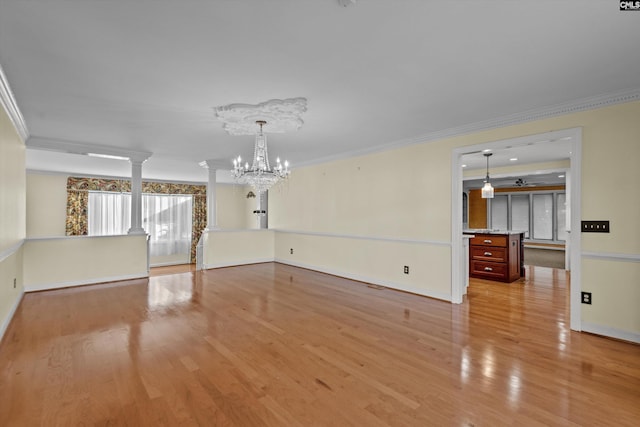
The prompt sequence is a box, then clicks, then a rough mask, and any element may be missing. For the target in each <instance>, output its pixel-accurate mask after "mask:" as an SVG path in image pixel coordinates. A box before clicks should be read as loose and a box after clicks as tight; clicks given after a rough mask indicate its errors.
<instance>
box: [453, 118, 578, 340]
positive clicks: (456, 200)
mask: <svg viewBox="0 0 640 427" xmlns="http://www.w3.org/2000/svg"><path fill="white" fill-rule="evenodd" d="M561 138H571V154H570V171H571V185H570V186H569V188H568V192H569V198H570V200H569V203H570V209H571V213H570V215H571V223H570V224H567V225H568V227H569V229H570V234H569V242H568V243H569V245H570V248H571V253H570V257H571V263H570V265H571V286H570V289H571V294H570V304H569V306H570V327H571V329H573V330H575V331H580V330H582V325H581V311H580V308H581V306H580V304H581V303H580V292H581V290H582V280H581V274H582V262H581V260H582V256H581V254H582V244H581V241H582V239H581V236H580V219H581V217H582V214H581V197H580V195H581V185H582V184H581V183H582V179H581V177H582V128H579V127H578V128H571V129H563V130H558V131H551V132H545V133H541V134H536V135H528V136H523V137H518V138H510V139H504V140H500V141H489V142H485V143H482V144H475V145H468V146H465V147H459V148H454V149H453V150H452V153H451V221H452V223H451V302H452V303H454V304H460V303H462V296H463V294H464V291H465V280H466V277H465V273H464V272H465V263H466V262H467V260H466V259H465V256H464V248H463V241H462V199H461V197H460V195H461V194H462V178H463V176H462V167H461V157H462V155H463V154H467V153H473V152H479V151H481V150H483V149H486V148H490V149H492V150H498V149H502V148H507V147H508V146H516V145H523V144H528V143H537V142H540V141H545V140H548V141H549V143H553V141H557V140H559V139H561Z"/></svg>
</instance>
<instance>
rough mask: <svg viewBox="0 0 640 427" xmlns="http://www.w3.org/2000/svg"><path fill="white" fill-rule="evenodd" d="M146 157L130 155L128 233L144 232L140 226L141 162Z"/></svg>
mask: <svg viewBox="0 0 640 427" xmlns="http://www.w3.org/2000/svg"><path fill="white" fill-rule="evenodd" d="M147 158H148V157H145V158H142V157H137V158H134V157H131V158H129V161H130V162H131V228H130V229H129V234H146V231H145V230H144V228H142V164H143V163H144V162H145V161H146V160H147Z"/></svg>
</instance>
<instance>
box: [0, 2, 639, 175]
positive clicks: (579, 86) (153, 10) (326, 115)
mask: <svg viewBox="0 0 640 427" xmlns="http://www.w3.org/2000/svg"><path fill="white" fill-rule="evenodd" d="M638 18H640V16H639V15H638V13H628V12H622V11H619V10H618V3H617V2H613V1H601V0H564V1H558V0H536V1H524V0H523V1H518V0H510V1H507V0H504V1H500V0H492V1H457V2H453V1H450V0H431V1H425V0H402V1H398V0H360V1H358V2H357V3H356V4H355V5H351V6H349V7H341V6H340V5H339V4H338V1H337V0H304V1H303V0H270V1H264V0H238V1H231V0H217V1H215V0H209V1H199V0H181V1H156V0H130V1H117V0H102V1H83V0H75V1H74V0H30V1H25V0H0V64H1V65H2V67H3V69H4V72H5V74H6V76H7V79H8V81H9V83H10V85H11V88H12V90H13V92H14V95H15V97H16V99H17V103H18V105H19V107H20V109H21V111H22V113H23V115H24V118H25V121H26V124H27V126H28V129H29V132H30V134H31V136H32V137H34V138H35V139H37V140H40V141H42V140H53V142H54V143H55V141H66V142H70V143H78V144H90V145H91V144H96V145H99V146H103V147H114V148H116V149H132V150H137V151H147V152H151V153H153V155H152V157H151V158H150V159H149V161H148V162H147V163H145V165H144V168H143V176H144V177H145V178H154V179H176V180H186V181H206V179H207V174H206V171H205V170H204V169H202V168H200V167H199V166H198V163H199V162H200V161H202V160H206V159H221V160H224V161H226V160H227V159H231V158H233V157H234V156H236V155H238V154H241V155H242V156H243V157H244V158H249V157H250V154H251V152H252V149H253V146H252V144H253V141H252V139H251V138H250V137H238V136H235V137H234V136H229V135H227V134H226V133H225V132H224V131H223V129H222V123H220V122H219V121H217V120H216V118H215V115H214V112H213V108H214V107H217V106H222V105H227V104H230V103H248V104H257V103H260V102H263V101H266V100H269V99H272V98H279V99H284V98H293V97H305V98H307V99H308V110H307V112H306V113H305V114H304V115H303V117H302V118H303V120H304V122H305V123H304V125H303V126H302V128H301V130H299V131H298V132H295V133H290V134H276V135H272V136H271V137H270V141H269V144H270V147H269V148H270V152H271V155H273V156H275V155H280V157H286V158H287V159H288V160H289V161H290V162H291V163H292V165H293V166H294V167H295V166H296V165H303V164H311V163H315V162H318V161H322V160H327V159H332V158H337V157H342V156H346V155H350V154H353V153H363V152H367V151H371V150H375V149H378V148H381V147H385V146H387V147H388V146H393V145H394V144H395V145H398V144H403V143H409V142H416V141H419V140H420V139H421V138H424V139H428V136H429V135H433V134H436V133H438V132H442V131H444V130H449V129H454V128H459V127H463V126H467V125H469V124H472V123H478V122H483V121H488V120H493V119H497V118H501V117H505V116H508V115H511V114H515V113H523V112H527V111H532V110H539V109H543V108H547V107H553V106H557V105H561V104H566V103H570V102H573V101H576V100H581V99H586V98H590V97H595V96H602V95H606V94H610V93H615V92H621V91H626V90H630V89H636V88H637V87H638V79H637V76H638V74H639V71H640V55H637V54H636V51H635V50H634V49H633V43H634V41H635V40H638V39H639V38H640V22H639V21H638ZM35 139H34V140H35ZM29 145H30V144H29V142H28V143H27V146H29ZM118 162H120V163H118ZM229 164H230V160H229ZM27 166H28V168H30V169H38V170H57V171H60V172H71V173H84V174H87V173H90V174H98V175H118V176H128V174H129V167H128V165H127V163H126V162H122V161H117V160H111V161H104V159H88V158H87V157H86V156H79V155H73V154H65V153H55V152H48V151H40V150H34V149H29V150H28V157H27Z"/></svg>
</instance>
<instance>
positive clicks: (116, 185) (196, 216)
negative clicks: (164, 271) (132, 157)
mask: <svg viewBox="0 0 640 427" xmlns="http://www.w3.org/2000/svg"><path fill="white" fill-rule="evenodd" d="M89 191H115V192H119V193H130V192H131V181H129V180H124V179H100V178H76V177H69V179H67V222H66V234H67V236H86V235H87V206H88V205H89ZM142 192H143V193H155V194H191V195H193V218H192V222H193V225H192V230H191V236H192V240H191V262H192V263H195V262H196V246H197V245H198V240H200V235H201V234H202V230H204V229H205V227H206V226H207V186H206V185H191V184H174V183H169V182H147V181H142Z"/></svg>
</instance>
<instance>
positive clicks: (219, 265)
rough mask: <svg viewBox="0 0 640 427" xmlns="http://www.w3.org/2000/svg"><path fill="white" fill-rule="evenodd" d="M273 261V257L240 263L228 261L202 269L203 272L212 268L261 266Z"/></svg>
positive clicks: (206, 265)
mask: <svg viewBox="0 0 640 427" xmlns="http://www.w3.org/2000/svg"><path fill="white" fill-rule="evenodd" d="M273 261H274V259H273V257H267V258H254V259H246V260H242V261H228V262H216V263H213V264H204V266H203V268H204V269H205V270H210V269H214V268H224V267H237V266H240V265H249V264H263V263H265V262H273Z"/></svg>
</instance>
